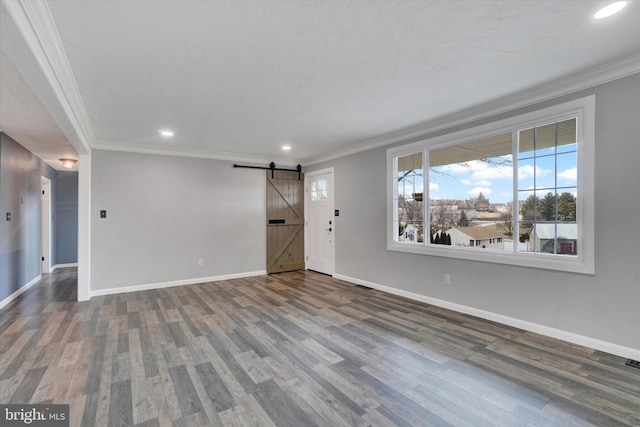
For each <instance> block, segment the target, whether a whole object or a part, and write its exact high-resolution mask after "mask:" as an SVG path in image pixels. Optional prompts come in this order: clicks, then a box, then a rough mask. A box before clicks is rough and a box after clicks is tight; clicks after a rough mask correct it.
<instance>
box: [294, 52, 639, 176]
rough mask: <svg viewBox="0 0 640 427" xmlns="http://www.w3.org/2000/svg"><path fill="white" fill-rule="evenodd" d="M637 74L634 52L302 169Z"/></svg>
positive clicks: (312, 161)
mask: <svg viewBox="0 0 640 427" xmlns="http://www.w3.org/2000/svg"><path fill="white" fill-rule="evenodd" d="M639 72H640V53H634V54H632V55H629V56H626V57H624V58H621V59H618V60H616V61H612V62H608V63H606V64H601V65H599V66H596V67H593V68H589V69H587V70H584V71H581V72H578V73H575V74H572V75H569V76H566V77H563V78H560V79H556V80H553V81H550V82H547V83H544V84H542V85H539V86H535V87H533V88H530V89H527V90H524V91H520V92H517V93H514V94H512V95H507V96H505V97H501V98H498V99H494V100H492V101H489V102H486V103H483V104H479V105H476V106H473V107H470V108H467V109H464V110H461V111H458V112H456V113H452V114H447V115H444V116H441V117H437V118H435V119H432V120H428V121H426V122H422V123H420V124H418V125H415V126H411V127H408V128H405V129H403V130H401V131H397V132H393V133H390V134H386V135H382V136H379V137H375V138H371V139H368V140H366V141H362V142H359V143H356V144H354V145H351V146H350V147H349V148H347V149H345V150H340V151H337V152H335V153H332V154H331V155H328V156H324V157H316V158H308V159H304V163H303V164H304V165H305V166H311V165H315V164H318V163H322V162H326V161H330V160H335V159H338V158H341V157H345V156H349V155H352V154H357V153H360V152H363V151H367V150H371V149H374V148H379V147H384V146H387V145H391V144H396V143H401V142H410V141H412V140H418V139H420V138H424V137H427V136H428V135H429V134H433V133H435V132H440V131H444V130H447V129H452V128H454V127H456V126H462V125H466V124H470V123H473V122H475V121H478V120H482V119H487V118H490V117H494V116H497V115H499V114H504V113H508V112H510V111H514V110H517V109H519V108H524V107H528V106H530V105H534V104H538V103H540V102H544V101H549V100H552V99H555V98H558V97H561V96H564V95H570V94H572V93H576V92H579V91H581V90H585V89H589V88H592V87H595V86H598V85H601V84H604V83H608V82H610V81H614V80H618V79H621V78H623V77H627V76H630V75H632V74H636V73H639Z"/></svg>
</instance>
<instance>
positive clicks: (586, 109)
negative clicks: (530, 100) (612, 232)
mask: <svg viewBox="0 0 640 427" xmlns="http://www.w3.org/2000/svg"><path fill="white" fill-rule="evenodd" d="M570 116H575V117H577V118H578V121H577V127H576V137H577V142H578V144H577V166H578V174H577V183H576V186H577V188H578V195H579V197H578V198H577V200H576V217H577V227H578V255H558V254H543V253H530V252H517V251H514V252H513V253H511V252H497V251H483V250H478V249H476V248H465V247H451V246H444V247H443V246H441V245H430V244H429V243H428V241H429V239H428V238H427V237H426V236H427V230H429V226H428V223H426V222H427V221H428V218H429V216H428V213H429V173H428V165H429V150H431V149H433V148H439V147H443V146H449V145H454V144H459V143H462V142H465V141H469V140H472V139H478V138H482V137H484V136H489V135H496V134H500V133H505V132H509V131H511V132H513V140H514V150H515V145H516V142H515V141H516V138H517V134H516V133H517V131H518V130H521V129H524V128H527V127H533V126H535V125H539V124H540V123H543V122H545V121H555V120H559V119H562V118H566V117H570ZM594 150H595V95H591V96H587V97H584V98H580V99H576V100H573V101H569V102H565V103H562V104H557V105H554V106H551V107H547V108H543V109H540V110H536V111H532V112H530V113H525V114H521V115H518V116H514V117H510V118H507V119H503V120H498V121H495V122H491V123H487V124H485V125H481V126H477V127H473V128H469V129H465V130H462V131H458V132H453V133H450V134H446V135H442V136H439V137H435V138H430V139H425V140H422V141H417V142H414V143H411V144H407V145H401V146H397V147H393V148H389V149H388V150H387V250H389V251H396V252H407V253H414V254H424V255H432V256H441V257H447V258H456V259H465V260H472V261H483V262H491V263H498V264H508V265H516V266H523V267H533V268H542V269H549V270H558V271H567V272H573V273H582V274H595V242H594V238H595V235H594V233H595V226H594V211H595V208H594V197H595V194H594V167H595V159H594ZM420 151H422V153H423V157H422V158H423V168H424V170H425V173H424V179H425V182H424V197H423V200H424V209H425V212H424V218H425V239H424V243H422V244H416V243H405V242H398V241H396V240H395V236H394V227H393V224H394V223H395V219H397V218H396V217H397V212H396V209H395V203H394V200H395V199H397V192H398V189H397V185H395V180H396V173H395V168H396V165H395V159H396V158H398V157H401V156H403V155H407V154H411V153H416V152H420ZM513 153H514V154H513V156H514V165H517V151H513ZM516 168H517V166H514V179H513V180H514V188H515V189H516V190H517V176H518V175H517V169H516ZM514 198H516V199H517V191H514ZM514 206H517V204H515V205H514ZM518 213H519V212H518V210H517V209H514V210H513V215H514V218H513V223H514V225H516V224H517V223H518ZM514 246H516V245H515V244H514Z"/></svg>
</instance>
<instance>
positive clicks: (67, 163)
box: [60, 159, 78, 169]
mask: <svg viewBox="0 0 640 427" xmlns="http://www.w3.org/2000/svg"><path fill="white" fill-rule="evenodd" d="M60 164H61V165H62V167H64V168H67V169H73V168H74V167H75V166H76V165H77V164H78V161H77V160H76V159H60Z"/></svg>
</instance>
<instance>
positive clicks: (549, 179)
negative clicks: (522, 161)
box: [535, 155, 556, 190]
mask: <svg viewBox="0 0 640 427" xmlns="http://www.w3.org/2000/svg"><path fill="white" fill-rule="evenodd" d="M535 164H536V167H535V171H536V172H535V174H536V178H535V179H536V185H535V188H536V189H538V190H539V189H545V190H549V189H551V190H553V189H554V188H555V186H556V158H555V156H553V155H552V156H544V157H538V158H536V159H535Z"/></svg>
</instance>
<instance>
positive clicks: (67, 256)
mask: <svg viewBox="0 0 640 427" xmlns="http://www.w3.org/2000/svg"><path fill="white" fill-rule="evenodd" d="M54 193H55V203H54V204H53V207H54V209H55V225H54V226H55V235H56V236H57V238H56V239H55V244H54V245H55V257H54V258H53V259H54V260H55V263H56V264H75V263H77V262H78V172H75V171H58V172H57V174H56V182H55V191H54Z"/></svg>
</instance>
